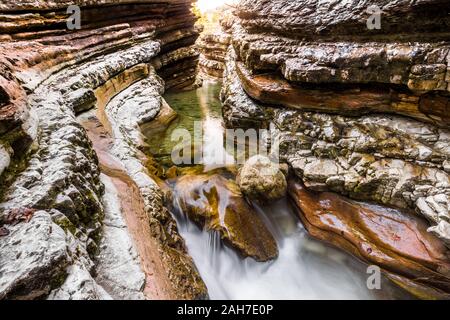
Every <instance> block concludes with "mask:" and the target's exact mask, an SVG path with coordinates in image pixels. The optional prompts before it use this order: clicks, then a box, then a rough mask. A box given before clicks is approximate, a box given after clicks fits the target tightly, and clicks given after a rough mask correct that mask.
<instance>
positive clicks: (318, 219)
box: [288, 181, 450, 298]
mask: <svg viewBox="0 0 450 320" xmlns="http://www.w3.org/2000/svg"><path fill="white" fill-rule="evenodd" d="M288 190H289V194H290V196H291V198H292V200H293V202H294V203H295V206H296V208H297V209H298V213H299V216H300V218H301V220H302V222H303V223H304V225H305V227H306V228H307V230H308V232H309V233H310V234H311V235H312V236H313V237H315V238H317V239H320V240H323V241H325V242H328V243H331V244H332V245H335V246H337V247H339V248H341V249H343V250H345V251H348V252H350V253H352V254H353V255H355V256H356V257H358V258H360V259H362V260H364V261H365V262H367V263H369V264H375V265H378V266H379V267H380V268H381V269H382V270H383V271H384V272H385V273H386V275H387V276H388V277H389V278H391V279H392V280H393V281H394V282H396V283H398V284H399V285H401V286H402V287H404V288H405V289H406V290H408V291H410V292H411V293H413V294H414V295H416V296H418V297H420V298H450V260H449V256H448V251H447V249H446V247H445V246H444V245H443V244H442V243H441V242H440V240H438V239H437V238H436V237H434V236H433V235H431V234H430V233H428V232H427V227H428V225H427V222H426V221H425V220H423V219H421V218H419V217H418V216H415V215H414V214H412V213H409V212H406V211H401V210H397V209H392V208H386V207H381V206H377V205H372V204H368V203H364V202H357V201H351V200H349V199H347V198H345V197H343V196H340V195H337V194H335V193H329V192H311V191H309V190H307V189H306V188H305V187H304V186H303V184H302V183H300V182H295V181H290V183H289V188H288Z"/></svg>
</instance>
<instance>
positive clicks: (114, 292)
mask: <svg viewBox="0 0 450 320" xmlns="http://www.w3.org/2000/svg"><path fill="white" fill-rule="evenodd" d="M69 4H77V5H79V6H80V7H81V11H80V13H81V28H80V29H75V30H68V26H67V19H68V17H69V14H68V13H66V9H67V6H68V5H69ZM191 5H192V3H191V1H190V0H163V1H156V0H143V1H139V2H136V1H126V0H125V1H108V0H101V1H85V0H80V1H25V2H24V1H21V2H20V3H17V2H15V1H8V0H6V1H5V0H3V1H1V3H0V10H1V11H2V17H1V19H0V69H1V71H2V72H1V73H0V177H1V183H0V194H1V203H0V299H2V298H22V299H31V298H45V297H47V298H50V299H98V298H111V297H113V298H115V297H120V298H136V297H143V295H142V292H143V293H144V294H145V296H146V297H147V298H200V297H205V296H207V293H206V287H205V286H204V284H203V282H202V281H201V279H200V277H199V276H198V273H197V271H196V268H195V266H194V265H193V262H192V259H191V258H190V257H189V256H188V255H187V253H186V249H185V248H184V243H183V241H182V240H181V238H180V237H179V235H178V232H177V230H176V224H175V221H174V220H173V219H172V217H171V216H170V215H169V214H168V212H167V211H166V212H165V213H164V211H162V210H161V208H162V197H163V194H162V191H161V190H160V189H159V187H158V185H157V183H156V182H155V181H154V180H153V179H152V178H151V176H150V174H149V171H148V170H147V168H146V167H145V165H146V163H145V161H147V159H145V156H142V154H141V155H140V156H139V149H142V148H143V145H142V140H141V139H140V129H139V125H138V124H140V123H143V122H145V121H149V120H151V119H153V118H155V117H157V116H158V113H159V111H160V106H161V104H162V98H161V94H162V93H163V92H164V89H165V88H182V87H184V86H189V85H191V84H192V83H193V82H194V81H195V74H193V73H192V70H195V68H196V64H197V59H198V53H197V51H196V50H195V47H194V43H195V41H196V39H197V37H198V30H197V29H196V28H195V27H194V23H195V21H196V17H195V16H194V15H193V14H192V12H191ZM175 70H176V72H175ZM157 74H159V76H158V75H157ZM160 77H161V78H160ZM133 84H135V86H136V88H134V89H136V90H139V93H140V94H138V95H130V94H127V93H126V92H124V93H123V94H122V95H120V93H121V91H124V90H125V91H126V89H127V88H129V87H130V86H132V85H133ZM134 89H133V90H134ZM116 95H120V100H117V99H116V100H114V99H112V98H113V97H114V96H116ZM118 97H119V96H118ZM148 99H150V100H148ZM93 107H96V110H97V117H98V119H99V120H100V122H101V124H100V125H103V126H104V127H105V128H106V129H107V130H106V131H105V133H104V134H103V136H104V135H106V134H109V135H111V139H112V141H114V142H113V143H111V146H110V147H111V148H110V149H111V150H109V149H108V152H110V153H111V155H112V157H113V159H114V161H117V163H118V165H120V166H121V169H120V170H122V171H123V173H124V176H126V177H127V179H129V180H127V181H129V184H130V186H131V185H132V186H133V188H134V189H133V190H137V191H136V192H135V193H136V199H137V201H138V202H139V203H142V208H143V209H142V210H144V211H143V212H145V215H146V216H145V220H143V221H144V222H147V223H148V229H149V230H150V229H151V230H152V231H148V234H149V235H150V236H149V239H148V241H153V243H154V251H153V254H154V255H155V256H154V257H153V258H154V260H157V261H159V262H160V266H159V269H158V270H160V271H161V270H162V273H161V274H158V275H156V276H157V277H160V278H161V279H163V280H161V281H159V282H158V281H157V280H155V279H153V278H147V280H146V283H145V284H142V283H141V282H140V281H142V273H139V271H136V273H135V277H134V279H133V281H129V287H128V288H127V287H122V285H123V284H124V281H123V279H119V278H116V279H114V276H115V277H120V273H114V272H112V271H111V270H113V268H114V267H115V265H114V263H115V262H116V261H114V259H111V255H112V254H118V253H117V252H116V253H114V248H115V246H116V245H117V247H118V249H117V250H125V251H127V250H128V249H129V247H128V246H129V241H130V240H129V239H128V240H127V238H123V240H122V242H120V243H119V242H118V243H115V242H113V243H111V241H114V237H113V236H111V232H113V231H111V230H109V229H108V228H105V227H103V226H102V225H103V223H104V222H105V223H111V221H110V220H111V219H113V217H114V214H117V212H113V211H114V210H116V209H117V208H114V206H111V203H105V202H109V201H110V200H111V199H109V200H108V198H107V197H106V198H105V197H104V196H103V195H104V184H103V182H102V181H101V179H100V173H101V171H104V169H105V168H106V169H107V167H105V165H104V163H103V162H102V161H100V162H99V158H100V160H101V159H103V158H104V157H103V156H101V154H100V153H99V152H100V151H101V150H100V151H99V150H98V149H94V146H93V144H92V141H93V140H92V137H91V136H89V137H88V135H87V133H86V130H85V127H83V126H82V125H81V124H80V121H79V119H77V118H76V115H77V114H78V113H80V112H82V111H85V110H88V109H90V108H93ZM90 138H91V139H90ZM102 157H103V158H102ZM108 159H109V158H108ZM106 169H105V170H106ZM104 173H105V174H106V175H108V172H104ZM110 178H111V177H110ZM103 180H104V181H110V180H108V177H105V178H104V179H103ZM110 189H111V188H110ZM111 201H112V200H111ZM122 205H124V204H122ZM105 210H106V220H105V221H104V216H105ZM119 222H120V221H119ZM119 222H117V223H119ZM121 225H123V223H119V226H121ZM128 228H130V230H131V229H132V226H130V225H128ZM113 230H114V229H113ZM103 234H104V236H103ZM150 238H151V239H150ZM108 239H109V241H110V242H108ZM105 241H106V243H105ZM99 244H101V247H100V248H99ZM135 245H136V244H135ZM136 248H137V253H136V251H134V250H135V249H130V250H131V251H130V252H131V253H130V256H129V258H126V257H123V259H124V261H128V262H127V263H129V264H131V265H133V268H135V266H136V261H135V260H136V258H135V255H136V254H139V255H142V253H141V252H139V248H140V247H139V246H138V245H136ZM111 250H112V252H111ZM133 252H134V253H133ZM105 255H106V256H105ZM133 257H134V258H133ZM140 258H141V260H140V261H141V262H140V264H141V266H140V267H141V268H142V269H144V270H143V271H144V273H145V271H148V270H146V268H145V266H143V264H144V262H143V261H145V257H144V258H143V257H142V256H141V257H140ZM98 259H103V260H102V261H100V263H99V262H98ZM127 259H128V260H127ZM108 261H110V262H111V263H112V265H111V266H108ZM105 263H106V265H105ZM176 264H177V265H178V266H176ZM180 265H181V266H180ZM97 266H98V268H97ZM97 269H98V270H97ZM102 270H106V271H108V270H109V271H108V272H109V273H108V272H106V271H105V272H106V273H105V272H104V273H102ZM98 272H100V274H98ZM147 275H148V273H147ZM105 279H106V280H105ZM139 283H141V284H139ZM161 283H163V285H161ZM105 284H106V285H105ZM102 285H103V286H102ZM125 285H126V283H125ZM144 286H145V288H144ZM158 286H160V287H158Z"/></svg>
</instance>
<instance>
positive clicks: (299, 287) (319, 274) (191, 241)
mask: <svg viewBox="0 0 450 320" xmlns="http://www.w3.org/2000/svg"><path fill="white" fill-rule="evenodd" d="M211 91H212V90H211V87H208V85H205V86H204V87H203V88H200V89H197V91H196V94H197V99H198V104H197V106H192V108H196V107H197V108H198V107H199V108H200V109H201V110H202V114H203V140H204V146H203V147H204V150H203V155H204V158H203V163H204V165H205V171H209V170H211V169H213V168H215V167H217V165H214V164H216V163H218V162H217V157H219V159H223V155H224V154H226V157H225V158H226V159H228V157H230V156H229V155H228V154H227V153H226V151H225V149H224V148H223V132H224V128H223V123H222V119H221V118H220V117H218V116H217V115H215V114H214V113H212V112H211V111H210V106H211V105H213V104H215V105H217V103H218V101H217V97H214V96H213V95H212V94H211ZM174 207H175V208H177V207H179V206H177V204H176V199H175V200H174ZM254 207H255V208H256V209H257V211H258V213H259V214H260V216H261V218H262V219H263V220H264V221H265V224H266V226H267V227H268V228H269V230H270V231H271V232H272V234H273V235H274V237H275V238H276V240H277V243H278V248H279V256H278V258H277V259H276V260H274V261H272V262H267V263H261V262H256V261H255V260H253V259H251V258H246V259H243V258H241V257H240V256H238V254H237V253H236V252H235V251H234V250H233V249H232V248H230V247H228V246H225V245H223V244H222V242H221V240H220V236H219V235H218V234H217V233H216V232H208V231H205V230H201V229H199V228H198V227H197V226H196V225H194V224H193V223H192V222H190V221H188V220H187V219H186V217H185V216H184V214H182V213H180V212H174V216H175V218H176V219H177V224H178V228H179V231H180V233H181V235H182V236H183V238H184V239H185V241H186V244H187V247H188V251H189V253H190V255H191V256H192V257H193V259H194V261H195V264H196V266H197V268H198V270H199V272H200V275H201V276H202V278H203V280H204V281H205V283H206V285H207V287H208V291H209V296H210V298H211V299H376V298H378V299H379V298H383V299H390V298H405V296H404V294H403V293H402V292H401V291H400V290H399V289H397V288H395V287H394V286H393V285H392V284H391V283H389V282H388V281H387V280H384V279H383V282H382V288H381V290H369V289H368V288H367V285H366V281H367V277H368V276H369V274H367V273H366V266H364V265H363V264H362V263H360V262H359V261H357V260H356V259H355V258H353V257H351V256H349V255H347V254H345V253H343V252H341V251H339V250H337V249H334V248H331V247H329V246H327V245H325V244H323V243H321V242H319V241H316V240H313V239H311V238H309V236H308V235H307V232H306V230H305V229H304V228H303V226H302V225H301V223H300V220H299V218H298V217H296V216H295V213H294V212H292V209H291V207H290V206H289V204H288V203H287V200H286V199H283V200H280V201H278V202H277V203H275V204H273V205H271V206H268V207H264V208H261V207H258V206H257V205H256V204H254Z"/></svg>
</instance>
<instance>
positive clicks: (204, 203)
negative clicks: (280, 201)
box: [174, 174, 278, 261]
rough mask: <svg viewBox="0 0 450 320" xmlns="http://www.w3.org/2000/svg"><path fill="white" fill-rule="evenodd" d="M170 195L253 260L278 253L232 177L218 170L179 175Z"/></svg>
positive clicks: (199, 221) (271, 257)
mask: <svg viewBox="0 0 450 320" xmlns="http://www.w3.org/2000/svg"><path fill="white" fill-rule="evenodd" d="M174 196H175V197H176V198H177V200H178V203H179V206H180V208H179V209H180V210H181V211H182V212H183V213H185V214H186V215H187V216H188V217H189V218H190V219H191V220H193V221H195V222H196V223H197V224H199V225H200V226H204V227H205V228H206V229H209V230H215V231H218V232H219V233H220V235H221V237H222V239H224V240H225V241H226V242H227V243H229V244H230V245H231V246H232V247H234V248H236V249H237V250H238V251H239V252H240V253H241V254H242V255H243V256H250V257H252V258H254V259H255V260H257V261H267V260H270V259H274V258H276V257H277V256H278V248H277V243H276V241H275V239H274V238H273V236H272V234H271V233H270V231H269V230H268V229H267V228H266V226H265V225H264V223H263V221H262V220H261V218H260V217H259V216H258V214H257V213H256V211H255V210H254V209H253V207H252V206H251V205H249V204H248V203H247V202H246V200H245V198H244V197H243V195H242V194H241V192H240V190H239V187H238V186H237V185H236V183H235V182H234V181H232V180H228V179H226V178H224V177H223V176H220V175H218V174H213V175H206V174H203V175H187V176H182V177H181V178H179V179H178V180H177V181H176V185H175V190H174Z"/></svg>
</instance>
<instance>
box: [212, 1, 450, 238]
mask: <svg viewBox="0 0 450 320" xmlns="http://www.w3.org/2000/svg"><path fill="white" fill-rule="evenodd" d="M371 5H372V6H373V5H376V6H378V7H379V8H380V9H381V10H382V13H381V29H369V28H367V25H366V22H367V21H368V18H369V17H370V13H369V11H370V10H368V7H369V6H371ZM449 10H450V5H449V3H448V2H443V1H435V0H425V1H420V2H417V3H411V2H410V1H402V0H399V1H391V2H389V3H386V2H383V1H376V0H374V1H353V2H345V3H344V2H340V1H332V0H330V1H287V0H277V1H270V2H267V1H241V2H240V3H239V4H238V6H237V8H236V9H235V10H234V12H233V17H232V18H231V19H226V20H225V21H223V22H222V27H223V29H224V30H225V31H226V32H227V33H229V34H230V35H231V46H230V48H229V49H228V53H227V62H226V68H225V71H224V85H223V89H222V97H221V98H222V101H223V114H224V119H225V121H226V123H227V126H228V127H244V128H248V127H251V128H269V124H270V123H272V124H274V125H275V127H276V129H275V132H276V133H277V136H278V138H279V142H280V149H279V150H280V156H281V158H282V159H283V160H284V161H286V162H288V163H289V164H290V166H291V167H292V168H293V169H294V170H293V171H294V173H295V174H296V175H297V176H298V177H299V178H301V179H302V180H303V181H304V183H305V184H306V185H307V186H308V188H310V189H312V190H317V191H324V190H331V191H335V192H338V193H340V194H343V195H346V196H348V197H350V198H353V199H362V200H371V201H374V202H377V203H379V204H382V205H388V206H395V207H399V208H409V209H414V210H415V211H416V212H417V213H419V214H420V215H422V216H423V217H425V218H427V220H428V221H429V224H430V227H429V229H428V231H429V232H432V233H433V234H435V235H437V236H438V237H439V238H441V239H442V240H443V241H444V242H445V243H447V244H450V242H449V239H450V233H449V231H450V228H449V227H450V224H449V223H450V212H449V211H450V206H449V203H450V191H449V187H450V185H449V181H450V180H449V174H450V172H449V159H450V154H449V146H450V141H449V137H450V131H449V129H448V128H449V119H448V115H449V114H450V113H449V110H448V106H449V105H450V104H449V101H450V99H449V97H450V96H449V82H448V80H449V77H448V75H449V70H450V69H449V66H450V65H449V61H450V60H449V57H450V56H449V52H450V43H449V41H448V39H449V37H448V27H447V26H448V24H449V18H448V15H446V14H444V12H448V11H449Z"/></svg>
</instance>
